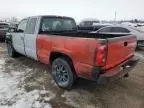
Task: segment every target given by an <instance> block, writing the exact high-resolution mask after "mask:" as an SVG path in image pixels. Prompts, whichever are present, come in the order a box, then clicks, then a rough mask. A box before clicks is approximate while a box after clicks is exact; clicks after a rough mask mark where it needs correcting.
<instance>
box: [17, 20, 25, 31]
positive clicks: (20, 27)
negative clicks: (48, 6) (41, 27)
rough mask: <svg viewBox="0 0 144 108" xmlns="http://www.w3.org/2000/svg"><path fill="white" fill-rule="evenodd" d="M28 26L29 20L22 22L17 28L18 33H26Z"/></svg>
mask: <svg viewBox="0 0 144 108" xmlns="http://www.w3.org/2000/svg"><path fill="white" fill-rule="evenodd" d="M26 25H27V19H24V20H22V21H21V22H20V23H19V25H18V28H17V32H20V33H24V31H25V29H26Z"/></svg>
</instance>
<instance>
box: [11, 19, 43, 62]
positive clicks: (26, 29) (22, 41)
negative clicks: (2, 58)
mask: <svg viewBox="0 0 144 108" xmlns="http://www.w3.org/2000/svg"><path fill="white" fill-rule="evenodd" d="M40 19H41V18H40V17H29V18H25V19H23V20H21V21H20V23H19V25H18V28H17V30H16V31H14V32H13V33H10V34H11V35H12V37H13V38H12V41H13V47H14V49H15V50H16V51H17V52H18V53H20V54H23V55H26V56H28V57H31V58H33V59H35V60H37V55H36V38H37V34H38V29H39V25H40Z"/></svg>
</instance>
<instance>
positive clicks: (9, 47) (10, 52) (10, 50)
mask: <svg viewBox="0 0 144 108" xmlns="http://www.w3.org/2000/svg"><path fill="white" fill-rule="evenodd" d="M7 50H8V55H9V56H10V57H16V56H17V52H16V51H15V49H14V48H13V46H12V44H11V43H10V42H8V43H7Z"/></svg>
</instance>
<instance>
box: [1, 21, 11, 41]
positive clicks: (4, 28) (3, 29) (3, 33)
mask: <svg viewBox="0 0 144 108" xmlns="http://www.w3.org/2000/svg"><path fill="white" fill-rule="evenodd" d="M8 29H9V25H8V24H6V23H0V40H2V41H3V40H5V37H6V33H7V32H8Z"/></svg>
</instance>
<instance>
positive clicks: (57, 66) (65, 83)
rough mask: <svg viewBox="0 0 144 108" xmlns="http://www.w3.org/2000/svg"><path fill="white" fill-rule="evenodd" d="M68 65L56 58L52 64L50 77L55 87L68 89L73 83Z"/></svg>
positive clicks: (73, 78)
mask: <svg viewBox="0 0 144 108" xmlns="http://www.w3.org/2000/svg"><path fill="white" fill-rule="evenodd" d="M72 70H73V69H72V67H71V65H70V63H69V62H68V61H67V60H65V59H63V58H57V59H55V60H54V61H53V63H52V76H53V78H54V80H55V82H56V83H57V85H58V86H59V87H61V88H64V89H70V88H71V86H72V85H73V83H74V80H75V75H74V73H73V71H72Z"/></svg>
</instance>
